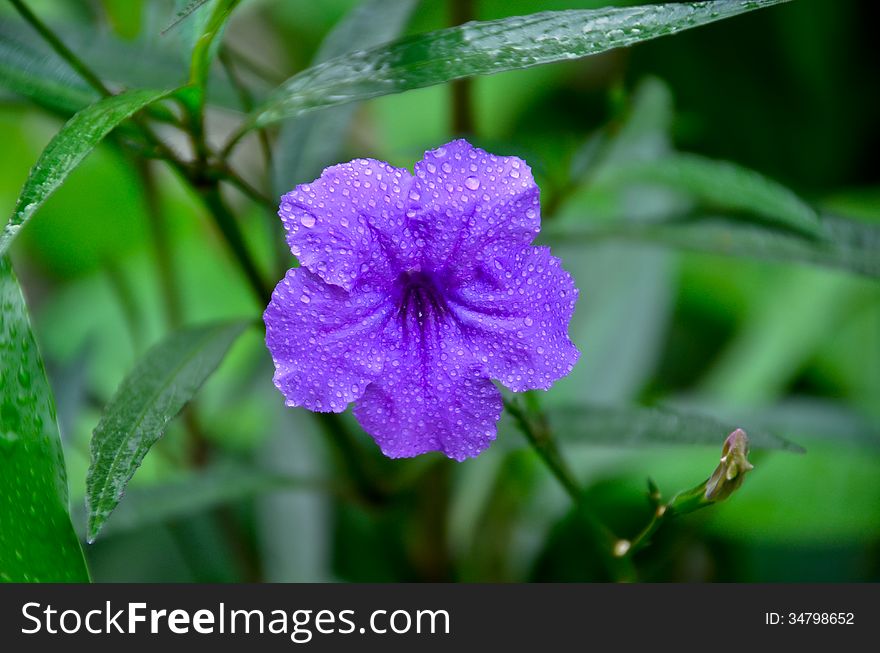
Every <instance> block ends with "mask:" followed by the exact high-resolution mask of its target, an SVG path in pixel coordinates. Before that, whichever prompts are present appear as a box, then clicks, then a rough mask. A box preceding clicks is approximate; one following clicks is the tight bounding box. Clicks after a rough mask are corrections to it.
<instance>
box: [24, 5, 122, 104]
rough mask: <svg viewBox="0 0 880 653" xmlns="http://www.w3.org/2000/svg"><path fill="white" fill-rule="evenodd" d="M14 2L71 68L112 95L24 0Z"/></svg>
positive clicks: (93, 85) (92, 85)
mask: <svg viewBox="0 0 880 653" xmlns="http://www.w3.org/2000/svg"><path fill="white" fill-rule="evenodd" d="M9 1H10V2H11V3H12V6H13V7H15V9H16V11H18V13H19V14H20V15H21V17H22V18H24V19H25V20H26V21H27V22H28V24H29V25H30V26H31V27H33V28H34V29H35V30H36V31H37V32H39V34H40V36H42V37H43V39H45V41H46V42H47V43H48V44H49V45H50V46H51V47H52V49H53V50H55V52H56V53H58V55H59V56H60V57H61V58H62V59H64V60H65V61H66V62H67V63H68V64H69V65H70V67H71V68H73V69H74V70H75V71H76V73H77V74H78V75H79V76H80V77H82V78H83V79H84V80H85V81H86V82H87V83H88V84H89V86H91V87H92V88H94V89H95V90H96V91H98V93H100V94H101V95H103V96H104V97H109V96H111V95H112V93H111V92H110V89H108V88H107V87H106V86H105V85H104V82H102V81H101V80H100V78H99V77H98V76H97V75H96V74H95V73H93V72H92V71H91V70H90V69H89V67H88V66H86V64H85V63H84V62H83V61H82V60H81V59H80V58H79V57H77V56H76V55H75V54H74V53H73V51H72V50H71V49H70V48H68V47H67V46H66V45H64V43H63V42H62V41H61V39H59V38H58V37H57V36H55V33H54V32H52V30H50V29H49V28H48V27H47V26H46V24H45V23H44V22H43V21H41V20H40V19H39V18H38V17H37V16H36V14H34V13H33V12H32V11H31V10H30V8H29V7H28V6H27V5H26V4H25V3H24V2H22V0H9Z"/></svg>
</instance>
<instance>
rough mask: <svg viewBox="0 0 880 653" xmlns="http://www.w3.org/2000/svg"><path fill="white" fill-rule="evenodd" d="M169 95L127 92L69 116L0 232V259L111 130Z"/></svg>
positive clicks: (38, 162) (23, 189)
mask: <svg viewBox="0 0 880 653" xmlns="http://www.w3.org/2000/svg"><path fill="white" fill-rule="evenodd" d="M171 93H173V91H150V90H134V91H128V92H126V93H122V94H120V95H114V96H112V97H108V98H105V99H103V100H101V101H100V102H96V103H95V104H93V105H91V106H88V107H86V108H85V109H83V110H82V111H80V112H79V113H77V114H76V115H75V116H73V118H71V119H70V120H69V121H68V122H67V123H66V124H65V125H64V127H62V128H61V131H60V132H58V133H57V134H56V135H55V137H54V138H53V139H52V140H51V141H50V142H49V144H48V145H47V146H46V149H45V150H43V152H42V154H40V158H39V160H37V162H36V164H34V167H33V168H31V172H30V175H28V178H27V181H25V183H24V188H22V190H21V195H19V198H18V203H17V204H16V207H15V212H14V213H13V214H12V217H11V218H10V219H9V222H8V223H7V224H6V226H5V227H4V228H3V231H2V232H0V256H2V255H4V254H5V253H6V252H7V250H8V249H9V246H10V245H11V244H12V241H13V239H14V238H15V236H16V234H18V232H19V231H20V230H21V228H22V227H23V226H24V224H25V223H26V222H27V221H28V219H29V218H30V217H31V216H32V215H33V214H34V212H35V211H36V210H37V209H38V208H39V207H40V205H42V204H43V202H45V201H46V199H47V198H48V197H49V196H50V195H51V194H52V193H53V192H55V190H56V189H57V188H58V187H59V186H61V184H62V183H64V180H65V179H67V177H68V175H69V174H70V173H71V172H72V171H73V170H74V169H75V168H76V167H77V166H78V165H79V164H80V163H81V162H82V160H83V159H84V158H85V157H86V155H87V154H88V153H89V152H91V151H92V150H93V149H94V148H95V146H96V145H97V144H98V143H100V142H101V140H103V138H104V137H105V136H106V135H107V134H109V133H110V132H111V131H112V130H113V128H114V127H116V126H118V125H119V123H121V122H122V121H123V120H125V119H127V118H129V117H131V116H132V115H133V114H134V113H136V112H138V111H139V110H141V109H143V108H144V107H146V106H147V105H149V104H152V103H153V102H156V101H157V100H161V99H162V98H164V97H167V96H168V95H170V94H171Z"/></svg>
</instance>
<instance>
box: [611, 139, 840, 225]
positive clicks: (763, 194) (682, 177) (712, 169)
mask: <svg viewBox="0 0 880 653" xmlns="http://www.w3.org/2000/svg"><path fill="white" fill-rule="evenodd" d="M593 182H594V183H595V184H597V185H608V186H620V185H625V184H633V183H646V184H652V185H654V184H656V185H660V186H664V187H667V188H671V189H672V190H675V191H681V192H684V193H685V194H687V195H688V196H691V197H693V198H694V199H696V200H697V201H698V202H699V204H700V205H702V206H703V207H705V208H707V209H710V210H712V209H720V210H724V211H745V212H748V213H752V214H753V215H756V216H759V217H761V218H764V219H765V220H767V221H768V222H770V223H773V224H776V225H779V226H782V227H788V228H790V229H794V230H796V231H799V232H802V233H805V234H807V235H810V236H819V235H821V233H822V225H821V223H820V222H819V217H818V216H817V215H816V211H814V210H813V208H812V207H810V206H809V205H808V204H807V203H806V202H804V201H803V200H801V199H800V198H799V197H798V196H797V195H795V194H794V193H793V192H792V191H790V190H789V189H788V188H785V187H784V186H782V185H780V184H778V183H776V182H775V181H772V180H771V179H768V178H766V177H764V176H762V175H760V174H759V173H757V172H755V171H753V170H749V169H748V168H743V167H741V166H738V165H736V164H734V163H729V162H727V161H715V160H712V159H707V158H705V157H701V156H696V155H693V154H674V155H669V156H666V157H663V158H661V159H657V160H653V161H629V162H626V163H620V164H617V165H612V166H608V167H606V168H604V169H602V171H601V172H599V173H598V174H597V175H596V177H595V178H594V180H593Z"/></svg>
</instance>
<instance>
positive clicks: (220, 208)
mask: <svg viewBox="0 0 880 653" xmlns="http://www.w3.org/2000/svg"><path fill="white" fill-rule="evenodd" d="M201 190H202V199H203V200H204V202H205V205H206V206H207V207H208V209H209V210H210V212H211V217H212V218H213V219H214V222H215V224H216V225H217V228H218V229H219V230H220V233H221V234H222V235H223V238H224V239H225V240H226V244H227V245H229V248H230V249H231V250H232V253H233V254H234V255H235V258H236V259H237V260H238V263H239V265H241V268H242V270H243V271H244V273H245V277H246V278H247V280H248V283H249V284H250V286H251V289H252V290H253V291H254V294H255V295H256V297H257V300H258V301H259V302H260V304H265V303H266V302H267V301H268V299H269V297H270V296H271V294H272V288H271V287H270V286H269V285H267V284H266V282H265V281H264V280H263V277H262V274H261V273H260V271H259V269H258V268H257V264H256V262H255V261H254V259H253V258H252V257H251V254H250V252H249V251H248V248H247V245H246V244H245V241H244V236H243V235H242V233H241V230H240V229H239V228H238V223H237V222H236V221H235V216H234V215H232V212H231V211H230V210H229V208H228V207H227V206H226V203H225V202H224V201H223V197H222V196H221V194H220V188H219V186H218V185H217V183H216V182H214V183H209V185H208V186H207V187H203V188H202V189H201Z"/></svg>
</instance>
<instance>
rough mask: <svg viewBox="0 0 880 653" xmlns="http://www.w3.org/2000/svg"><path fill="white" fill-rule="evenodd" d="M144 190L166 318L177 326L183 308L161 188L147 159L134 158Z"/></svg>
mask: <svg viewBox="0 0 880 653" xmlns="http://www.w3.org/2000/svg"><path fill="white" fill-rule="evenodd" d="M135 165H136V166H137V170H138V173H139V175H140V178H141V186H142V187H143V191H144V202H145V203H146V208H147V215H148V222H149V224H150V235H151V236H152V240H153V250H154V252H155V255H156V273H157V274H158V276H159V287H160V289H161V292H162V301H163V303H164V304H165V318H166V321H167V322H168V325H169V326H170V327H171V328H175V327H178V326H180V323H181V317H182V314H183V310H182V308H181V303H180V296H179V295H178V293H177V289H176V287H175V283H174V277H175V274H174V257H173V256H172V253H171V244H170V242H169V240H168V230H167V228H166V224H165V216H164V215H163V213H162V208H161V206H160V192H159V188H158V187H157V185H156V176H155V173H154V171H153V168H152V166H151V164H150V162H149V161H144V160H142V159H137V160H136V164H135Z"/></svg>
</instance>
